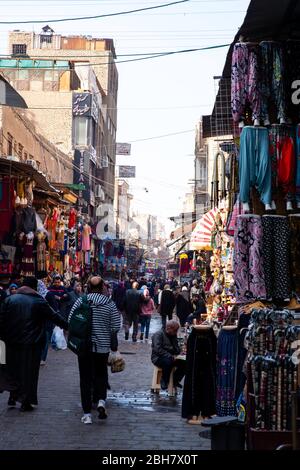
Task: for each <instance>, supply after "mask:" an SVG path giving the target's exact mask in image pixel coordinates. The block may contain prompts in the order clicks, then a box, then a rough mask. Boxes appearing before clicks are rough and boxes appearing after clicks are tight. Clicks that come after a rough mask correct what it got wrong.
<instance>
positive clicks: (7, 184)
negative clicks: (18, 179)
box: [0, 177, 14, 240]
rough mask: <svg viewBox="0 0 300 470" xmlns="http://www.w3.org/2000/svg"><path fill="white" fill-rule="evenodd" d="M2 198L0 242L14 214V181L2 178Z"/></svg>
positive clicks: (0, 203)
mask: <svg viewBox="0 0 300 470" xmlns="http://www.w3.org/2000/svg"><path fill="white" fill-rule="evenodd" d="M1 185H2V197H1V199H0V220H1V224H0V240H3V239H4V237H5V235H7V234H8V233H9V231H10V228H11V222H12V217H13V212H14V180H12V179H11V180H9V178H5V177H4V178H3V179H2V181H1Z"/></svg>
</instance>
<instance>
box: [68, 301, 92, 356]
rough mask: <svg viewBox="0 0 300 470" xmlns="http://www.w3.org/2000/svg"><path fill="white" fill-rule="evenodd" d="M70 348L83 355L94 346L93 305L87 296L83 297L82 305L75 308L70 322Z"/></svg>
mask: <svg viewBox="0 0 300 470" xmlns="http://www.w3.org/2000/svg"><path fill="white" fill-rule="evenodd" d="M68 332H69V334H68V348H69V349H71V351H73V352H74V353H75V354H77V355H82V354H86V353H87V352H90V351H91V347H92V307H91V306H90V304H89V302H88V299H87V296H86V295H84V296H83V297H81V303H80V305H79V306H78V307H77V308H75V310H74V312H73V313H72V316H71V318H70V322H69V330H68Z"/></svg>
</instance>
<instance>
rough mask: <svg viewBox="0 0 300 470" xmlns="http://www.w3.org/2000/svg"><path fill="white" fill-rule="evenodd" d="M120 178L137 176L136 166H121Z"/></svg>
mask: <svg viewBox="0 0 300 470" xmlns="http://www.w3.org/2000/svg"><path fill="white" fill-rule="evenodd" d="M119 178H135V166H125V165H120V166H119Z"/></svg>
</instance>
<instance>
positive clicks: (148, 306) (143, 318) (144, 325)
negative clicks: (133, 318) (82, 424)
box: [140, 289, 155, 341]
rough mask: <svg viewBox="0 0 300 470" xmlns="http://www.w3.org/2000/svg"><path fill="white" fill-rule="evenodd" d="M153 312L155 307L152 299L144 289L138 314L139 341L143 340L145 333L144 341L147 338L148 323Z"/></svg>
mask: <svg viewBox="0 0 300 470" xmlns="http://www.w3.org/2000/svg"><path fill="white" fill-rule="evenodd" d="M154 310H155V305H154V302H153V299H151V297H150V292H149V290H148V289H144V292H143V296H142V301H141V313H140V322H141V336H140V340H141V341H143V339H144V331H145V330H146V331H145V340H148V338H149V330H150V322H151V315H152V313H153V312H154Z"/></svg>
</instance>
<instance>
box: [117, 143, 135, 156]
mask: <svg viewBox="0 0 300 470" xmlns="http://www.w3.org/2000/svg"><path fill="white" fill-rule="evenodd" d="M116 154H117V155H130V154H131V144H126V143H124V142H123V143H117V144H116Z"/></svg>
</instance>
